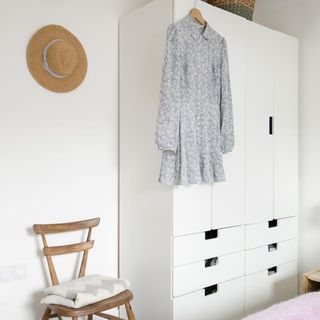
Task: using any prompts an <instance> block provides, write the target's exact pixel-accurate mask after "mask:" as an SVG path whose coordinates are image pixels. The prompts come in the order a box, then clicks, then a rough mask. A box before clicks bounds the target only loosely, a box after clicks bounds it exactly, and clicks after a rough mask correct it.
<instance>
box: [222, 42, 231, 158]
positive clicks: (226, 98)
mask: <svg viewBox="0 0 320 320" xmlns="http://www.w3.org/2000/svg"><path fill="white" fill-rule="evenodd" d="M220 79H221V80H220V81H221V86H220V87H221V97H220V134H221V149H222V153H223V154H225V153H228V152H231V151H232V150H233V147H234V128H233V112H232V96H231V86H230V76H229V61H228V49H227V43H226V40H225V39H222V53H221V75H220Z"/></svg>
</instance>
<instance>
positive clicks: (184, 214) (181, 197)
mask: <svg viewBox="0 0 320 320" xmlns="http://www.w3.org/2000/svg"><path fill="white" fill-rule="evenodd" d="M208 230H211V185H194V186H189V187H183V186H176V187H174V195H173V235H174V236H181V235H184V234H190V233H197V232H203V231H208Z"/></svg>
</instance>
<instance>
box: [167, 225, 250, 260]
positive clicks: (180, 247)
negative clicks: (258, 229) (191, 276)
mask: <svg viewBox="0 0 320 320" xmlns="http://www.w3.org/2000/svg"><path fill="white" fill-rule="evenodd" d="M206 238H207V239H206ZM172 241H173V265H174V266H180V265H183V264H188V263H192V262H196V261H201V260H205V259H208V258H212V257H218V256H221V255H225V254H228V253H233V252H237V251H241V250H243V248H244V227H243V226H240V227H234V228H225V229H218V230H212V231H210V232H202V233H197V234H192V235H188V236H181V237H176V238H174V239H173V240H172Z"/></svg>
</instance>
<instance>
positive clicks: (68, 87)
mask: <svg viewBox="0 0 320 320" xmlns="http://www.w3.org/2000/svg"><path fill="white" fill-rule="evenodd" d="M55 39H61V40H65V41H67V42H68V43H69V44H70V45H72V46H73V48H74V49H75V50H76V52H77V54H78V63H77V65H76V66H75V68H74V70H73V72H72V73H71V74H70V75H69V76H68V77H66V78H63V79H58V78H55V77H53V76H52V75H50V74H49V73H48V72H47V71H46V70H45V69H44V66H43V57H42V55H43V50H44V48H45V47H46V45H47V44H48V43H50V42H51V41H53V40H55ZM27 63H28V68H29V71H30V73H31V74H32V76H33V78H34V79H35V80H36V81H37V82H38V83H39V84H40V85H41V86H43V87H44V88H46V89H48V90H51V91H54V92H68V91H72V90H74V89H76V88H77V87H78V86H79V85H80V84H81V83H82V81H83V80H84V78H85V76H86V73H87V67H88V63H87V56H86V53H85V51H84V49H83V47H82V45H81V43H80V41H79V40H78V39H77V38H76V37H75V36H74V35H73V34H72V33H71V32H69V31H68V30H66V29H65V28H63V27H61V26H59V25H53V24H52V25H48V26H45V27H43V28H41V29H39V30H38V31H37V32H36V33H35V34H34V35H33V36H32V38H31V39H30V41H29V44H28V48H27Z"/></svg>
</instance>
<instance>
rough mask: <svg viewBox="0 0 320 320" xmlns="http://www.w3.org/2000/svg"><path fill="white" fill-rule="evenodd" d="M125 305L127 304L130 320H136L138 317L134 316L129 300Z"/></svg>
mask: <svg viewBox="0 0 320 320" xmlns="http://www.w3.org/2000/svg"><path fill="white" fill-rule="evenodd" d="M125 306H126V312H127V316H128V320H136V318H135V316H134V313H133V311H132V308H131V304H130V302H127V303H126V304H125Z"/></svg>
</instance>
